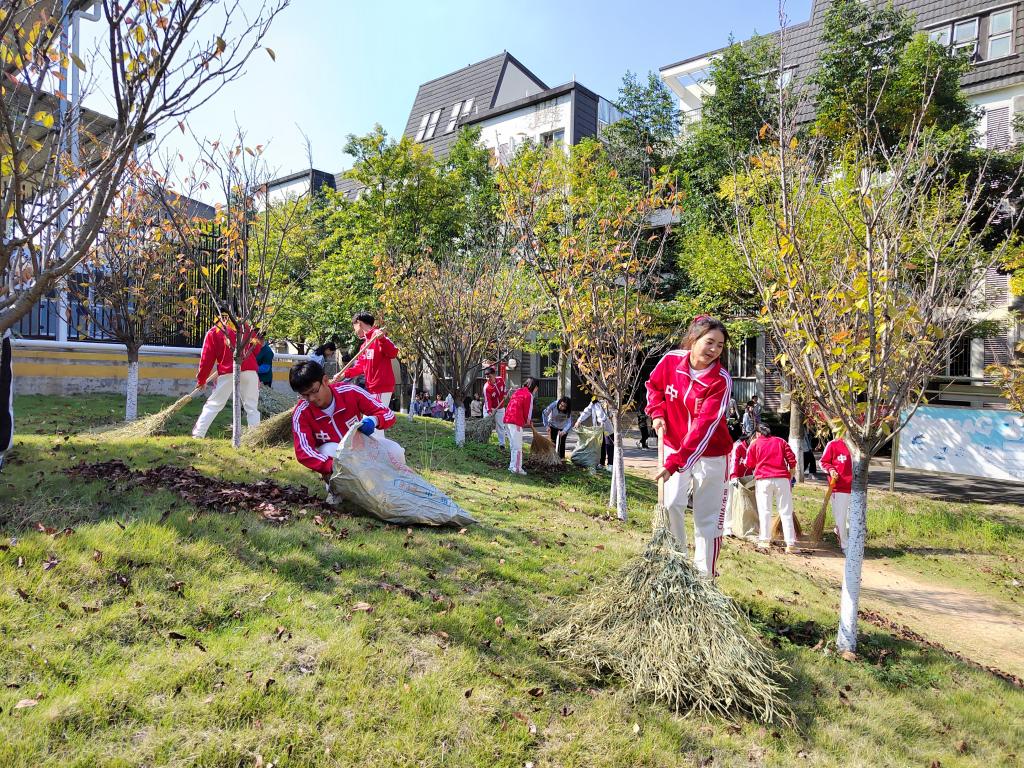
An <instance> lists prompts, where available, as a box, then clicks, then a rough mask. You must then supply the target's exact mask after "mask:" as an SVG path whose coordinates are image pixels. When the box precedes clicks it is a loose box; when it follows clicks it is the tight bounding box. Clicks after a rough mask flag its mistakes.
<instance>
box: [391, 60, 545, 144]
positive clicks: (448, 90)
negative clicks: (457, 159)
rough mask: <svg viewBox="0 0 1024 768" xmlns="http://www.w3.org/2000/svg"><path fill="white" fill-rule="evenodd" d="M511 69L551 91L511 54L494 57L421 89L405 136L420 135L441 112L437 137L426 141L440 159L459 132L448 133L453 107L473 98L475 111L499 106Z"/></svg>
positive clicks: (537, 86) (444, 76)
mask: <svg viewBox="0 0 1024 768" xmlns="http://www.w3.org/2000/svg"><path fill="white" fill-rule="evenodd" d="M510 68H512V69H514V70H517V72H516V76H519V77H524V78H525V79H526V81H528V82H531V83H532V84H533V85H534V86H536V88H537V89H538V90H547V86H546V85H545V84H544V82H543V81H542V80H541V79H540V78H538V77H537V76H536V75H534V74H533V73H532V72H530V70H528V69H527V68H526V67H525V66H523V64H522V63H521V62H520V61H519V60H518V59H516V58H515V57H514V56H513V55H512V54H510V53H508V52H507V51H503V52H502V53H499V54H498V55H497V56H491V57H490V58H489V59H484V60H483V61H478V62H477V63H476V64H470V65H469V66H467V67H464V68H462V69H460V70H457V71H455V72H450V73H449V74H447V75H443V76H441V77H438V78H435V79H433V80H430V81H428V82H426V83H424V84H423V85H421V86H420V87H419V90H418V91H417V92H416V100H415V101H414V102H413V105H412V110H411V111H410V112H409V120H408V122H407V123H406V125H405V135H406V136H408V137H410V138H415V137H416V134H417V133H418V132H419V128H420V123H421V122H422V120H423V116H424V115H429V114H430V113H432V112H434V111H436V110H441V117H440V119H439V121H438V125H437V128H436V131H435V133H434V136H433V138H431V139H428V140H426V141H424V142H423V145H424V146H425V147H427V148H428V149H430V150H432V151H433V152H434V154H435V155H437V156H438V157H441V156H444V155H445V154H447V152H448V148H449V147H450V146H451V144H452V142H453V141H454V140H455V137H456V136H457V135H458V132H457V131H451V132H449V131H447V130H446V129H447V126H448V121H449V117H450V113H451V109H452V105H454V104H456V103H458V102H461V101H465V100H466V99H470V98H471V99H473V112H472V113H471V117H472V116H473V115H475V114H477V113H478V112H483V111H485V110H489V109H491V108H492V107H494V106H495V105H496V100H497V98H498V92H499V89H500V87H501V83H502V80H503V79H504V78H505V76H506V73H507V72H509V70H510Z"/></svg>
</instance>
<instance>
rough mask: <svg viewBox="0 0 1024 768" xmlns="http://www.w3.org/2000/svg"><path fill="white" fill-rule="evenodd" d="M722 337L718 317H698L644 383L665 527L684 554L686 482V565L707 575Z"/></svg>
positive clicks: (720, 507)
mask: <svg viewBox="0 0 1024 768" xmlns="http://www.w3.org/2000/svg"><path fill="white" fill-rule="evenodd" d="M728 339H729V332H728V331H727V330H726V328H725V325H724V324H723V323H722V322H721V321H720V320H716V319H715V318H713V317H710V316H708V315H700V316H699V317H697V318H696V319H694V321H693V322H692V323H691V324H690V328H689V330H688V331H687V333H686V337H685V338H684V339H683V345H682V347H683V348H682V349H680V350H673V351H672V352H669V353H668V354H666V355H665V356H664V357H662V358H661V360H660V361H659V362H658V364H657V365H656V366H655V368H654V371H653V372H652V373H651V377H650V379H649V380H648V382H647V415H648V416H650V417H651V419H652V420H653V421H652V426H653V427H654V430H655V431H656V432H657V433H658V439H659V441H661V442H663V444H664V449H665V450H664V453H665V458H664V466H663V467H662V470H661V472H659V473H658V475H657V477H656V479H658V480H664V481H665V509H666V511H667V512H668V520H669V529H670V530H671V531H672V534H673V535H674V536H675V538H676V540H677V541H678V543H679V548H680V550H682V551H684V552H685V551H686V526H685V521H684V518H683V515H684V513H685V511H686V501H687V495H688V491H689V490H690V485H691V483H692V485H693V527H694V555H693V563H694V565H695V566H696V568H697V570H698V571H699V572H700V573H701V574H703V575H704V576H707V577H714V576H717V575H718V572H717V569H716V565H717V563H718V554H719V551H720V550H721V546H722V528H723V525H724V523H725V501H726V484H725V479H726V473H727V470H728V457H729V452H730V451H731V450H732V438H731V437H730V436H729V428H728V426H727V425H726V415H727V414H726V412H727V410H728V407H729V398H730V396H731V395H732V378H731V377H730V376H729V373H728V372H727V371H726V370H725V368H724V367H723V366H722V364H721V362H719V358H720V357H721V356H722V351H723V350H724V349H725V343H726V342H727V341H728Z"/></svg>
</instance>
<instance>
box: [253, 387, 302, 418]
mask: <svg viewBox="0 0 1024 768" xmlns="http://www.w3.org/2000/svg"><path fill="white" fill-rule="evenodd" d="M294 407H295V395H292V394H285V393H284V392H278V391H277V390H276V389H271V388H270V387H264V386H263V385H262V384H261V385H260V402H259V405H258V408H259V409H260V413H261V414H262V415H263V416H274V415H276V414H278V413H284V412H285V411H290V410H291V409H292V408H294Z"/></svg>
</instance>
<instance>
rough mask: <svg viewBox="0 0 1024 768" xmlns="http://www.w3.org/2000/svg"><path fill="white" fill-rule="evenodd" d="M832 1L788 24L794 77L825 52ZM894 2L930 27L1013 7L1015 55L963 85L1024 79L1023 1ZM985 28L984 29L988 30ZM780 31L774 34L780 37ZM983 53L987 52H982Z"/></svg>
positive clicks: (787, 57)
mask: <svg viewBox="0 0 1024 768" xmlns="http://www.w3.org/2000/svg"><path fill="white" fill-rule="evenodd" d="M831 3H832V0H815V2H814V5H813V7H812V8H811V18H810V19H809V20H807V21H804V22H801V23H799V24H794V25H792V26H789V27H787V28H786V29H785V30H784V31H783V33H782V34H783V35H784V38H783V40H784V42H783V51H784V63H783V66H784V67H786V68H787V69H788V68H790V67H796V71H795V72H794V80H796V79H801V80H803V79H806V78H807V77H809V76H810V75H811V74H812V73H813V72H814V69H815V68H816V67H817V62H818V56H819V54H820V53H821V49H822V43H821V34H822V27H823V26H824V22H825V14H826V12H827V11H828V8H829V6H830V5H831ZM893 5H894V6H895V7H897V8H900V9H902V10H906V11H909V12H910V13H912V14H913V15H914V16H915V17H916V18H917V28H918V29H927V28H930V27H934V26H937V25H940V24H943V23H946V22H953V21H957V20H960V19H965V18H970V17H972V16H987V14H989V13H990V12H992V11H995V10H1002V9H1005V8H1009V7H1013V8H1015V9H1016V12H1015V13H1014V22H1015V24H1016V29H1015V30H1014V50H1015V51H1017V53H1016V54H1015V55H1013V56H1008V57H1006V58H1002V59H997V60H994V61H991V62H988V61H984V60H980V61H978V62H977V63H976V64H975V65H974V66H973V67H972V68H971V71H970V72H968V73H967V74H966V75H965V76H964V78H963V87H964V90H965V91H966V92H967V93H974V92H979V91H989V90H992V89H994V88H997V87H1004V86H1009V85H1014V84H1016V83H1021V82H1024V55H1022V54H1024V19H1022V18H1021V17H1022V13H1021V11H1022V10H1024V9H1022V6H1024V1H1022V0H1007V2H1005V3H1000V2H999V0H994V1H993V2H985V1H984V0H894V1H893ZM984 31H985V30H984V29H983V30H982V32H983V33H984ZM779 34H780V33H779V32H778V31H776V32H774V33H773V34H772V36H773V37H778V36H779ZM722 50H723V49H722V48H719V49H717V50H714V51H708V52H706V53H702V54H699V55H697V56H692V57H690V58H687V59H683V60H682V61H678V62H676V63H675V64H669V65H667V66H664V67H662V68H661V70H662V71H665V70H667V69H670V68H672V67H676V66H679V65H680V64H687V63H689V62H691V61H696V60H697V59H700V58H703V57H705V56H712V55H714V54H716V53H719V52H720V51H722ZM981 53H982V56H983V55H984V51H981Z"/></svg>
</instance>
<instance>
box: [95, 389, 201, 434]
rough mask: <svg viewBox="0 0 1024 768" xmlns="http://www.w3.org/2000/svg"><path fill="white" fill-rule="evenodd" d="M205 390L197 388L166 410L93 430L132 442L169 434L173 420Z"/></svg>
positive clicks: (96, 432)
mask: <svg viewBox="0 0 1024 768" xmlns="http://www.w3.org/2000/svg"><path fill="white" fill-rule="evenodd" d="M202 394H203V390H202V389H200V388H198V387H196V388H195V389H193V390H192V391H191V392H189V393H188V394H187V395H185V396H184V397H180V398H178V399H177V400H175V401H174V402H173V403H171V404H170V405H169V406H167V407H166V408H164V409H163V410H162V411H157V412H156V413H152V414H150V415H149V416H143V417H142V418H141V419H136V420H135V421H126V422H123V423H119V424H113V425H107V426H103V427H99V428H97V429H94V430H92V433H93V434H97V435H102V436H103V437H104V438H107V439H110V440H132V439H137V438H143V437H155V436H157V435H166V434H167V425H168V424H170V423H171V419H173V418H174V417H175V416H177V415H178V413H180V412H181V411H182V410H183V409H184V408H185V407H186V406H187V405H188V404H189V403H191V402H192V401H193V400H194V399H196V398H197V397H201V396H202Z"/></svg>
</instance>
